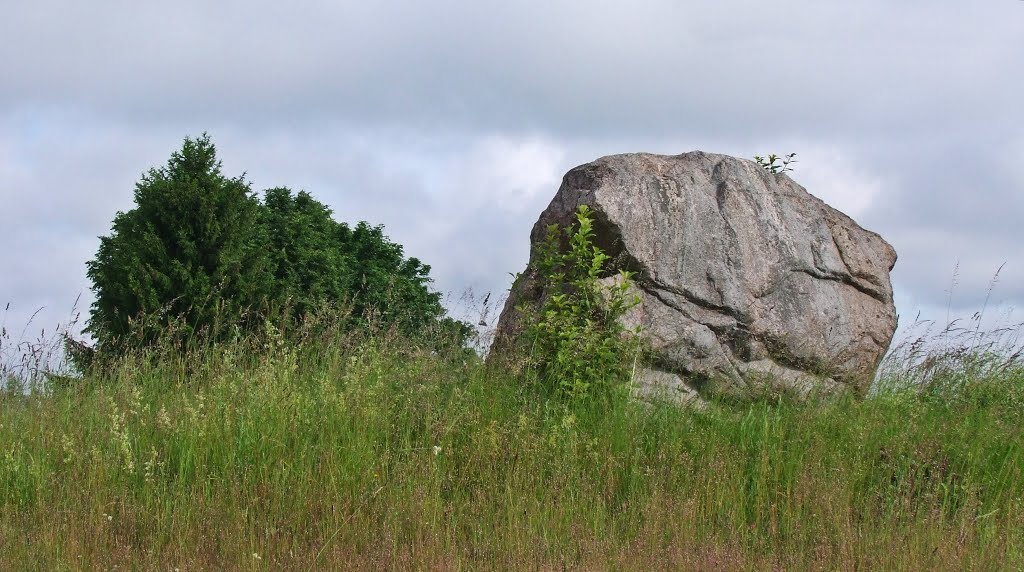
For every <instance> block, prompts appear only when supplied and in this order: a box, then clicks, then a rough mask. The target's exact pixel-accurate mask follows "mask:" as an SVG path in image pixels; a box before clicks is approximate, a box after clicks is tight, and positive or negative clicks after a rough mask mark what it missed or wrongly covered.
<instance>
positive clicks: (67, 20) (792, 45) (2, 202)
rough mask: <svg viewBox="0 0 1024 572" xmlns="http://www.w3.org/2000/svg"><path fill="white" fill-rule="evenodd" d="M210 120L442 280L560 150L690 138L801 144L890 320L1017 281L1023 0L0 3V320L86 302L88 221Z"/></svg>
mask: <svg viewBox="0 0 1024 572" xmlns="http://www.w3.org/2000/svg"><path fill="white" fill-rule="evenodd" d="M204 131H206V132H209V134H210V135H211V136H212V137H213V140H214V142H215V144H216V145H217V147H218V149H219V151H220V155H221V157H222V159H223V161H224V169H225V171H226V173H227V174H229V175H237V174H241V173H242V172H245V173H247V177H248V179H249V181H251V183H252V184H253V188H254V189H257V190H262V189H265V188H270V187H274V186H279V185H286V186H290V187H292V188H294V189H305V190H307V191H309V192H311V193H312V194H313V195H314V196H315V197H317V198H318V199H320V200H321V201H323V202H325V203H327V204H328V205H330V206H331V207H332V208H333V209H334V211H335V216H336V218H338V219H340V220H345V221H350V222H351V221H357V220H368V221H370V222H373V223H380V224H384V225H385V227H386V230H387V234H388V235H389V236H390V237H391V238H392V239H393V240H395V241H397V242H399V243H401V244H403V245H405V247H406V251H407V253H409V254H410V255H414V256H417V257H419V258H421V259H422V260H424V261H425V262H427V263H429V264H431V265H432V266H433V273H432V274H433V276H434V277H435V279H436V282H435V286H436V288H437V289H438V290H440V291H442V292H446V293H449V294H450V295H452V296H453V297H454V298H456V299H457V298H458V297H459V296H461V294H462V293H463V292H464V291H466V290H472V291H474V292H475V293H476V295H477V296H478V297H480V296H482V295H483V294H484V293H486V292H488V291H490V292H494V293H495V294H500V293H502V292H503V291H505V290H506V289H507V288H508V286H509V284H510V275H509V273H512V272H518V271H520V270H522V269H523V267H524V265H525V263H526V259H527V254H528V250H529V243H528V235H529V230H530V228H531V226H532V225H533V223H534V221H535V220H536V219H537V216H538V215H539V213H540V212H541V210H543V208H544V207H545V206H546V205H547V203H548V201H550V199H551V197H552V196H553V195H554V193H555V191H556V190H557V187H558V184H559V181H560V179H561V176H562V174H563V173H564V172H565V171H566V170H568V169H569V168H571V167H573V166H575V165H578V164H580V163H585V162H588V161H591V160H593V159H596V158H597V157H600V156H603V155H608V154H613V153H621V152H633V151H650V152H657V153H669V154H677V153H682V152H685V151H690V150H694V149H701V150H705V151H711V152H719V153H726V154H730V155H736V156H740V157H748V158H749V157H751V156H753V155H755V154H760V155H765V154H768V153H773V152H774V153H780V154H781V153H788V152H796V153H798V159H799V161H800V162H799V163H798V164H797V165H796V171H795V172H794V173H793V174H792V175H793V178H794V179H796V180H797V181H798V182H799V183H801V184H803V185H804V186H805V187H807V189H808V190H809V191H810V192H812V193H813V194H815V195H817V196H819V197H821V198H822V199H824V200H825V201H826V202H829V203H830V204H832V205H833V206H835V207H837V208H839V209H840V210H843V211H845V212H846V213H847V214H849V215H851V216H853V217H854V218H855V219H856V220H857V221H858V222H859V223H860V224H861V225H862V226H864V227H866V228H868V229H871V230H874V231H876V232H879V233H880V234H881V235H882V236H883V237H885V238H886V239H887V240H888V241H889V242H890V243H892V244H893V246H894V247H895V248H896V251H897V252H898V254H899V261H898V262H897V265H896V269H895V271H894V273H893V283H894V286H895V288H896V292H897V309H898V310H899V312H900V314H901V316H902V318H901V319H902V321H904V322H906V321H908V320H909V319H912V318H913V317H914V315H915V314H916V313H917V312H918V311H919V310H920V311H922V312H923V313H924V315H925V316H926V317H931V318H936V319H944V318H945V316H946V313H947V308H951V309H952V313H953V314H954V315H970V314H971V313H972V312H974V311H977V310H980V309H981V306H982V305H983V303H984V301H985V298H986V295H987V291H988V284H989V282H990V280H991V279H992V277H993V275H994V274H995V272H996V270H997V269H998V268H999V267H1000V265H1002V264H1004V263H1005V266H1004V267H1003V270H1002V273H1001V274H1000V277H999V282H998V284H997V285H996V287H995V289H994V291H993V292H992V299H991V301H990V307H995V308H997V309H998V310H999V311H1001V312H1005V311H1007V310H1009V309H1012V308H1021V307H1022V306H1024V248H1022V244H1024V2H1021V1H1019V0H983V1H977V0H975V1H966V0H962V1H946V0H928V1H924V0H900V1H898V2H893V1H891V0H886V1H883V0H857V1H847V2H820V1H819V2H811V1H806V2H795V1H786V0H776V1H773V2H765V1H763V0H760V1H728V0H727V1H717V2H706V1H704V2H697V1H695V0H694V1H685V0H659V1H654V0H631V1H615V2H612V1H605V0H588V1H586V2H584V1H581V0H574V1H571V2H570V1H567V0H546V1H539V0H538V1H518V0H502V1H501V2H492V1H489V0H473V1H469V0H464V1H461V2H455V1H450V0H431V1H430V2H417V1H411V0H409V1H406V2H391V1H387V0H384V1H380V0H378V1H374V2H350V1H344V0H324V1H321V2H310V1H293V2H265V1H263V0H246V1H244V2H243V1H220V2H210V1H199V0H177V1H175V2H159V3H157V2H137V1H128V0H93V1H90V2H81V1H70V0H66V1H53V0H24V1H22V0H0V311H2V309H3V304H5V303H6V302H10V303H11V310H10V311H9V312H8V313H7V317H6V322H7V327H8V328H9V329H11V328H14V327H18V326H20V325H22V324H24V322H25V321H26V320H27V318H28V316H29V315H30V314H31V313H32V312H34V311H35V310H37V309H39V308H43V310H42V311H41V312H40V313H39V315H38V316H37V318H36V321H35V322H34V326H33V329H35V330H38V328H39V327H42V326H46V327H48V328H51V327H52V326H53V325H55V324H56V323H57V322H60V321H64V320H66V319H67V318H68V316H69V313H70V310H71V307H72V304H73V303H74V301H75V299H76V297H78V296H79V295H81V296H82V300H81V302H80V303H79V306H80V307H81V308H87V307H88V305H89V303H90V302H91V300H92V298H91V294H90V292H89V283H88V280H87V279H86V277H85V262H86V261H87V260H88V259H90V258H91V257H92V256H93V255H94V254H95V252H96V248H97V246H98V244H99V243H98V238H97V237H98V236H99V235H102V234H106V233H108V232H109V229H110V222H111V219H112V218H113V216H114V213H115V212H116V211H118V210H127V209H130V208H131V207H132V190H133V187H134V184H135V182H136V181H137V180H138V179H139V177H140V175H141V174H142V173H143V171H145V170H147V169H148V168H150V167H154V166H160V165H162V164H163V163H164V162H165V161H166V160H167V158H168V157H169V156H170V154H171V153H172V152H173V151H174V150H176V149H177V148H178V147H179V146H180V145H181V141H182V139H183V138H184V137H185V136H196V135H199V134H201V133H202V132H204ZM955 268H958V269H959V270H958V277H957V280H956V281H957V285H956V287H955V288H954V289H953V291H952V296H950V293H949V290H950V285H951V281H952V279H953V274H954V269H955ZM989 312H990V313H992V312H993V310H991V309H990V310H989ZM1021 312H1024V310H1022V311H1021ZM1018 317H1019V314H1018ZM1022 319H1024V318H1022ZM0 320H3V316H2V313H0Z"/></svg>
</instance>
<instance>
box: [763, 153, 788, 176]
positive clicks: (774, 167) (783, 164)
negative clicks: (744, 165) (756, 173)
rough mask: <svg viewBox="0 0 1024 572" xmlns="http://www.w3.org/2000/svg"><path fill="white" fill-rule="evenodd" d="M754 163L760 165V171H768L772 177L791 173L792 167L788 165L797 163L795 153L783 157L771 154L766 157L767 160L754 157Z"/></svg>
mask: <svg viewBox="0 0 1024 572" xmlns="http://www.w3.org/2000/svg"><path fill="white" fill-rule="evenodd" d="M754 161H755V162H757V164H758V165H760V166H761V168H762V169H764V170H765V171H768V172H769V173H771V174H773V175H778V174H779V173H786V172H789V171H792V170H793V167H791V166H790V165H792V164H793V163H796V162H797V160H796V153H790V154H789V155H786V156H785V157H779V156H778V155H775V154H774V153H773V154H771V155H768V158H767V159H765V158H764V157H761V156H758V155H755V156H754Z"/></svg>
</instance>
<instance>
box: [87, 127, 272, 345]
mask: <svg viewBox="0 0 1024 572" xmlns="http://www.w3.org/2000/svg"><path fill="white" fill-rule="evenodd" d="M135 205H136V206H135V208H134V209H132V210H129V211H127V212H119V213H117V215H116V216H115V217H114V224H113V228H112V230H111V234H110V235H109V236H104V237H101V238H100V248H99V251H98V252H97V254H96V258H95V259H94V260H92V261H90V262H89V263H88V276H89V278H90V280H92V283H93V290H94V291H95V293H96V301H95V302H94V303H93V306H92V315H91V317H90V320H89V327H88V331H89V332H90V333H92V334H93V336H95V337H96V339H97V341H98V343H99V345H100V347H101V348H103V346H112V347H111V349H114V348H116V347H117V346H118V344H119V341H125V340H126V337H127V336H129V334H130V335H131V336H133V341H132V342H131V343H138V342H142V343H143V344H144V343H147V342H149V341H152V340H153V339H154V338H155V337H156V336H158V335H159V334H160V333H161V332H162V331H163V330H164V329H166V327H167V326H168V324H169V323H170V322H171V321H175V322H176V324H177V326H178V327H183V328H185V329H186V332H185V333H186V334H192V333H195V332H196V331H202V330H216V331H208V332H207V333H210V334H213V335H216V336H222V335H225V334H226V333H227V332H228V331H229V330H230V329H232V328H233V326H235V325H239V324H242V323H244V322H245V320H246V313H247V312H249V311H251V310H253V309H254V308H257V307H259V305H260V304H262V302H263V301H264V299H265V298H266V296H267V295H268V293H269V287H270V285H271V278H272V273H271V267H270V261H269V259H268V257H267V254H266V249H265V244H266V240H267V239H266V236H265V228H266V227H265V226H263V225H261V224H259V219H260V211H261V208H262V207H261V205H260V203H259V201H258V200H257V199H256V198H255V197H254V196H253V193H252V190H251V189H250V186H249V183H247V182H246V181H245V179H244V177H243V176H240V177H236V178H227V177H225V176H224V175H223V174H222V173H221V163H220V161H219V160H218V159H217V153H216V149H215V147H214V145H213V143H212V142H211V141H210V138H209V136H207V135H205V134H204V135H203V136H201V137H199V138H196V139H185V142H184V144H183V145H182V148H181V150H180V151H176V152H175V153H174V154H173V155H172V156H171V158H170V160H169V161H168V162H167V164H166V165H165V166H164V167H162V168H159V169H150V170H149V172H148V173H146V174H145V175H143V177H142V179H141V181H140V182H139V183H138V184H137V185H136V187H135ZM141 317H144V320H142V321H141V322H140V321H137V320H140V319H141ZM133 321H136V323H135V324H133V323H132V322H133Z"/></svg>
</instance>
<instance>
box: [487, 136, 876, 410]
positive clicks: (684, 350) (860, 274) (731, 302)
mask: <svg viewBox="0 0 1024 572" xmlns="http://www.w3.org/2000/svg"><path fill="white" fill-rule="evenodd" d="M584 204H585V205H588V206H589V207H590V208H591V209H593V211H594V216H595V225H594V226H595V230H596V241H595V242H596V243H597V244H598V245H599V246H601V247H602V248H603V249H604V250H605V252H606V253H608V254H610V255H611V256H612V260H613V261H614V267H615V268H613V270H617V269H627V270H631V271H634V272H635V273H636V275H635V278H634V279H635V284H636V289H637V294H638V295H639V297H640V300H641V302H640V304H639V305H638V306H636V307H635V308H633V309H632V310H631V311H630V312H629V313H628V314H627V315H626V316H624V318H623V321H624V322H625V323H626V325H627V326H629V327H632V326H635V325H640V326H641V328H642V336H643V338H644V339H645V340H646V341H647V342H648V343H649V345H650V347H651V349H652V350H653V352H652V355H653V357H652V360H651V363H650V364H649V366H648V367H647V368H645V369H643V370H642V371H641V372H640V373H639V375H638V379H636V380H635V383H636V387H637V390H638V392H639V393H641V394H660V395H662V396H664V397H667V398H669V399H674V400H679V401H686V400H690V399H693V398H695V397H697V396H699V395H700V394H701V393H703V392H705V391H724V392H728V393H734V394H740V395H745V394H750V393H751V392H762V391H765V390H779V389H786V390H790V391H794V392H796V393H798V394H807V393H810V392H819V391H824V392H832V391H835V390H842V389H853V390H854V391H857V392H863V391H865V390H866V389H867V387H868V386H869V385H870V383H871V381H872V379H873V376H874V373H875V369H876V368H877V366H878V363H879V361H880V360H881V358H882V356H883V354H885V352H886V350H887V349H888V347H889V343H890V341H891V340H892V335H893V332H894V331H895V329H896V310H895V307H894V306H893V299H892V286H891V284H890V281H889V271H890V270H892V267H893V265H894V264H895V262H896V253H895V251H894V250H893V248H892V247H891V246H890V245H889V244H888V243H886V242H885V241H884V240H883V239H882V238H881V237H880V236H879V235H877V234H875V233H873V232H870V231H867V230H864V229H863V228H861V227H860V226H858V225H857V223H856V222H854V221H853V220H852V219H850V217H848V216H846V215H844V214H843V213H841V212H839V211H837V210H836V209H834V208H832V207H830V206H828V205H827V204H825V203H824V202H822V201H821V200H819V199H817V198H816V197H814V196H812V195H811V194H810V193H808V192H807V191H806V190H805V189H804V188H803V187H801V186H800V185H798V184H797V183H795V182H794V181H793V180H792V179H790V178H789V176H787V175H785V174H771V173H768V172H767V171H765V170H764V169H763V168H761V167H760V166H758V165H757V164H756V163H754V162H752V161H748V160H744V159H737V158H734V157H729V156H725V155H716V154H711V153H703V152H699V151H698V152H692V153H685V154H683V155H678V156H664V155H650V154H628V155H616V156H611V157H605V158H602V159H598V160H597V161H594V162H593V163H588V164H586V165H581V166H579V167H576V168H575V169H572V170H571V171H569V172H568V173H567V174H566V175H565V178H564V179H563V181H562V186H561V188H559V190H558V193H557V194H556V195H555V197H554V199H553V200H552V201H551V204H550V205H548V207H547V209H546V210H545V211H544V212H543V213H542V214H541V215H540V219H539V220H538V221H537V223H536V224H535V225H534V227H533V232H532V234H531V241H532V245H533V248H532V251H531V264H530V265H529V266H528V267H527V269H526V271H525V272H523V273H522V274H521V275H520V276H519V278H518V279H517V280H516V282H515V284H514V285H513V287H512V291H511V293H510V295H509V299H508V301H507V302H506V304H505V307H504V310H503V311H502V315H501V318H500V320H499V324H498V330H497V333H496V345H495V347H494V350H495V351H497V352H499V353H500V352H501V351H503V349H502V348H507V347H508V346H509V344H510V343H512V342H514V341H515V340H516V339H517V338H518V336H519V335H520V334H521V332H522V330H523V324H522V323H521V316H520V313H519V311H518V310H517V308H520V307H522V305H523V304H527V305H529V304H534V305H536V304H539V302H540V301H541V300H542V299H543V296H544V292H543V287H542V285H541V283H540V281H539V279H538V276H537V275H536V273H535V271H534V265H533V262H534V257H535V256H536V253H537V246H538V245H539V244H540V243H541V241H543V239H544V237H545V235H546V229H547V227H548V225H550V224H558V225H560V226H562V227H563V228H564V227H567V226H569V225H571V224H572V223H573V221H574V214H575V212H576V209H577V208H578V207H579V206H580V205H584ZM607 280H609V281H610V280H615V278H614V277H613V275H612V274H611V273H610V274H609V278H607Z"/></svg>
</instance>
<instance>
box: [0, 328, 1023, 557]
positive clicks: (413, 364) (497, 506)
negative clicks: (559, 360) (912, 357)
mask: <svg viewBox="0 0 1024 572" xmlns="http://www.w3.org/2000/svg"><path fill="white" fill-rule="evenodd" d="M970 355H973V356H974V358H970V359H969V356H960V358H959V359H960V361H959V362H956V363H954V364H952V366H951V365H950V364H947V365H946V367H945V368H944V369H941V370H940V371H939V374H938V375H936V376H933V378H932V382H931V383H930V384H929V385H928V386H927V388H926V389H925V390H919V389H915V390H908V389H899V388H898V386H899V385H900V384H896V383H890V384H887V385H886V384H883V386H882V387H886V389H883V390H880V391H878V392H876V393H874V394H873V395H871V396H869V397H867V398H863V399H854V398H844V399H838V400H835V401H831V402H828V403H823V404H813V405H799V404H795V403H791V402H787V401H785V400H772V399H765V400H760V401H754V402H749V403H714V404H712V405H711V406H709V407H707V408H705V409H702V410H694V409H689V410H680V409H677V408H673V407H667V406H647V405H641V404H637V403H622V404H619V405H616V406H613V407H602V408H591V409H588V408H587V407H584V406H567V405H565V404H564V403H559V402H556V401H547V400H545V399H543V398H542V397H540V396H539V394H538V392H536V391H534V390H532V389H531V388H529V387H527V386H524V384H523V383H522V380H521V379H518V378H516V377H515V376H514V375H512V374H511V373H508V372H505V371H494V370H490V369H488V368H487V367H486V366H484V365H483V364H481V363H478V362H477V361H475V360H468V361H465V360H463V359H462V358H461V357H452V356H445V355H437V354H436V352H429V351H425V350H419V349H417V348H415V347H414V346H413V345H412V344H409V343H407V342H400V341H396V340H391V339H388V338H386V337H378V338H375V339H366V338H359V339H356V338H345V337H331V338H328V339H327V340H321V341H320V342H306V343H303V344H299V345H291V344H288V343H284V342H280V341H278V342H277V343H270V344H262V345H260V346H259V347H254V346H253V345H251V344H250V345H239V346H235V347H226V348H223V347H222V348H219V349H215V350H204V351H201V352H194V353H193V354H192V355H190V356H189V357H186V358H180V357H175V356H174V355H173V354H165V355H163V356H161V355H159V354H157V355H150V356H142V357H134V358H129V359H125V360H124V361H123V362H121V363H119V364H117V365H116V367H113V368H112V369H111V370H109V371H107V372H106V373H105V374H96V375H93V376H91V377H89V378H88V379H86V380H84V381H83V382H81V383H79V384H76V385H75V386H74V387H72V388H64V389H54V390H51V391H46V392H40V391H36V392H30V393H27V394H23V393H21V392H7V393H3V392H0V554H2V555H3V557H2V558H0V568H3V569H10V570H57V569H113V568H115V567H116V568H118V569H139V570H217V569H240V570H319V569H346V570H349V569H351V570H380V569H397V570H406V569H442V570H456V569H459V570H490V569H507V570H526V569H529V570H532V569H538V570H565V569H578V570H592V569H619V570H637V569H659V570H660V569H671V570H678V569H684V570H685V569H694V570H698V569H699V570H706V569H721V570H764V569H786V570H792V569H797V570H804V569H806V570H812V569H820V570H875V569H884V570H935V569H979V570H1014V569H1021V568H1022V567H1024V434H1022V431H1024V368H1022V367H1021V366H1020V365H1019V362H1017V361H1013V360H1011V361H1009V362H1007V361H1005V360H1004V361H1000V362H999V366H998V367H970V366H972V364H975V365H976V364H977V363H984V361H983V360H982V362H979V361H977V358H978V356H979V354H970ZM982 357H983V356H982ZM971 359H974V360H975V361H973V362H972V361H971ZM932 365H934V364H932ZM933 369H934V368H933ZM904 373H906V372H904ZM890 375H895V374H890ZM891 381H895V378H894V377H893V378H891Z"/></svg>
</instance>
